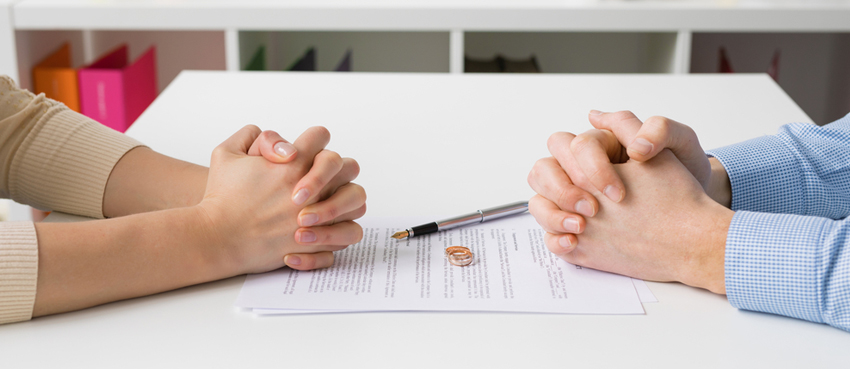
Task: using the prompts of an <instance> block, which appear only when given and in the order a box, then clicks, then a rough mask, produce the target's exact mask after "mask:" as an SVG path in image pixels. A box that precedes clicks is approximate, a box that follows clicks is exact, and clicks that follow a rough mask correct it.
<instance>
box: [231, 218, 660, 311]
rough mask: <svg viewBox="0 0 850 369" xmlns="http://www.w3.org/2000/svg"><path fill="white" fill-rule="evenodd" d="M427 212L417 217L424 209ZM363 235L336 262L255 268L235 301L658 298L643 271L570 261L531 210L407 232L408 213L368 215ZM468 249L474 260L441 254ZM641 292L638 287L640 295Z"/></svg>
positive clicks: (312, 304) (525, 303) (613, 302)
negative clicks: (456, 261) (307, 267)
mask: <svg viewBox="0 0 850 369" xmlns="http://www.w3.org/2000/svg"><path fill="white" fill-rule="evenodd" d="M419 220H421V219H419ZM359 223H360V224H361V225H362V226H363V229H364V236H363V240H362V241H361V242H360V243H357V244H355V245H352V246H349V247H348V248H347V249H345V250H342V251H338V252H336V253H335V257H336V261H335V263H334V266H333V267H331V268H327V269H321V270H316V271H309V272H303V271H296V270H292V269H289V268H282V269H279V270H276V271H272V272H269V273H264V274H256V275H249V276H248V277H247V279H246V280H245V284H244V285H243V287H242V291H241V292H240V294H239V297H238V299H237V301H236V306H238V307H242V308H247V309H251V310H252V311H253V312H255V313H257V314H305V313H311V314H312V313H329V312H361V311H501V312H537V313H569V314H643V313H644V311H643V306H642V305H641V300H642V299H641V295H643V300H644V301H645V302H652V301H655V298H654V297H653V296H652V294H651V292H649V289H648V288H646V285H645V284H644V283H643V281H640V280H635V282H633V280H632V279H631V278H629V277H624V276H620V275H615V274H610V273H605V272H600V271H597V270H592V269H586V268H581V267H578V266H575V265H571V264H568V263H566V262H564V261H563V260H561V259H559V258H557V257H556V256H555V255H553V254H552V253H550V252H549V251H548V250H547V249H546V245H545V244H544V243H543V234H544V233H543V230H541V229H540V226H538V225H537V223H535V222H534V219H533V218H532V217H531V216H530V215H527V214H526V215H521V216H516V217H509V218H505V219H501V220H497V221H493V222H487V223H482V224H479V225H477V226H473V227H464V228H458V229H454V230H450V231H445V232H438V233H434V234H430V235H425V236H421V237H413V238H410V239H406V240H395V239H392V238H390V235H392V234H393V233H394V232H396V231H398V230H401V229H404V228H406V227H410V226H412V225H416V224H419V223H421V222H416V221H415V220H411V219H399V218H393V219H375V218H373V219H364V220H362V221H359ZM449 246H465V247H468V248H469V249H470V250H472V252H473V254H474V257H475V260H474V261H473V263H472V264H471V265H468V266H464V267H458V266H454V265H452V264H450V263H449V262H448V260H446V258H445V254H444V250H445V249H446V248H447V247H449ZM639 292H640V295H639Z"/></svg>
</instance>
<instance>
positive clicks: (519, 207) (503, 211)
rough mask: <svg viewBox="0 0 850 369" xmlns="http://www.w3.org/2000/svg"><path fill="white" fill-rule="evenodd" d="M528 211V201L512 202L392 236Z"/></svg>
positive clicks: (476, 222) (414, 235)
mask: <svg viewBox="0 0 850 369" xmlns="http://www.w3.org/2000/svg"><path fill="white" fill-rule="evenodd" d="M526 211H528V201H519V202H513V203H510V204H505V205H502V206H497V207H495V208H490V209H484V210H478V211H477V212H474V213H469V214H464V215H461V216H458V217H454V218H449V219H446V220H441V221H438V222H433V223H428V224H423V225H421V226H416V227H412V228H408V229H405V230H403V231H399V232H396V233H394V234H393V235H392V238H395V239H397V240H400V239H402V238H407V237H416V236H421V235H425V234H428V233H434V232H439V231H445V230H448V229H452V228H457V227H463V226H466V225H470V224H478V223H484V222H486V221H488V220H493V219H498V218H502V217H506V216H509V215H514V214H521V213H524V212H526Z"/></svg>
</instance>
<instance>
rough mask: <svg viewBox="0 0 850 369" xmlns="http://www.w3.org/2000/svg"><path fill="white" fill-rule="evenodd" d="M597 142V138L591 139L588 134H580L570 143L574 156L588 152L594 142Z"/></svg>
mask: <svg viewBox="0 0 850 369" xmlns="http://www.w3.org/2000/svg"><path fill="white" fill-rule="evenodd" d="M595 141H596V138H594V137H591V136H589V135H587V134H580V135H578V136H576V138H575V139H574V140H573V141H572V142H571V143H570V151H572V152H573V153H574V154H580V153H582V152H584V150H587V148H588V147H590V145H592V144H593V142H595Z"/></svg>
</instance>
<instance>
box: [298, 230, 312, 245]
mask: <svg viewBox="0 0 850 369" xmlns="http://www.w3.org/2000/svg"><path fill="white" fill-rule="evenodd" d="M298 241H299V242H301V243H308V242H314V241H316V234H315V233H313V232H310V231H301V232H298Z"/></svg>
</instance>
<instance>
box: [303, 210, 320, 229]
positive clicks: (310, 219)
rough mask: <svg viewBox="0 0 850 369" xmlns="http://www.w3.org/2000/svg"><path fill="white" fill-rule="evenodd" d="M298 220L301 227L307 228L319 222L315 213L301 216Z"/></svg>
mask: <svg viewBox="0 0 850 369" xmlns="http://www.w3.org/2000/svg"><path fill="white" fill-rule="evenodd" d="M300 220H301V221H300V223H301V226H302V227H309V226H311V225H313V224H316V223H318V222H319V215H318V214H316V213H307V214H304V215H302V216H301V219H300Z"/></svg>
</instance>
